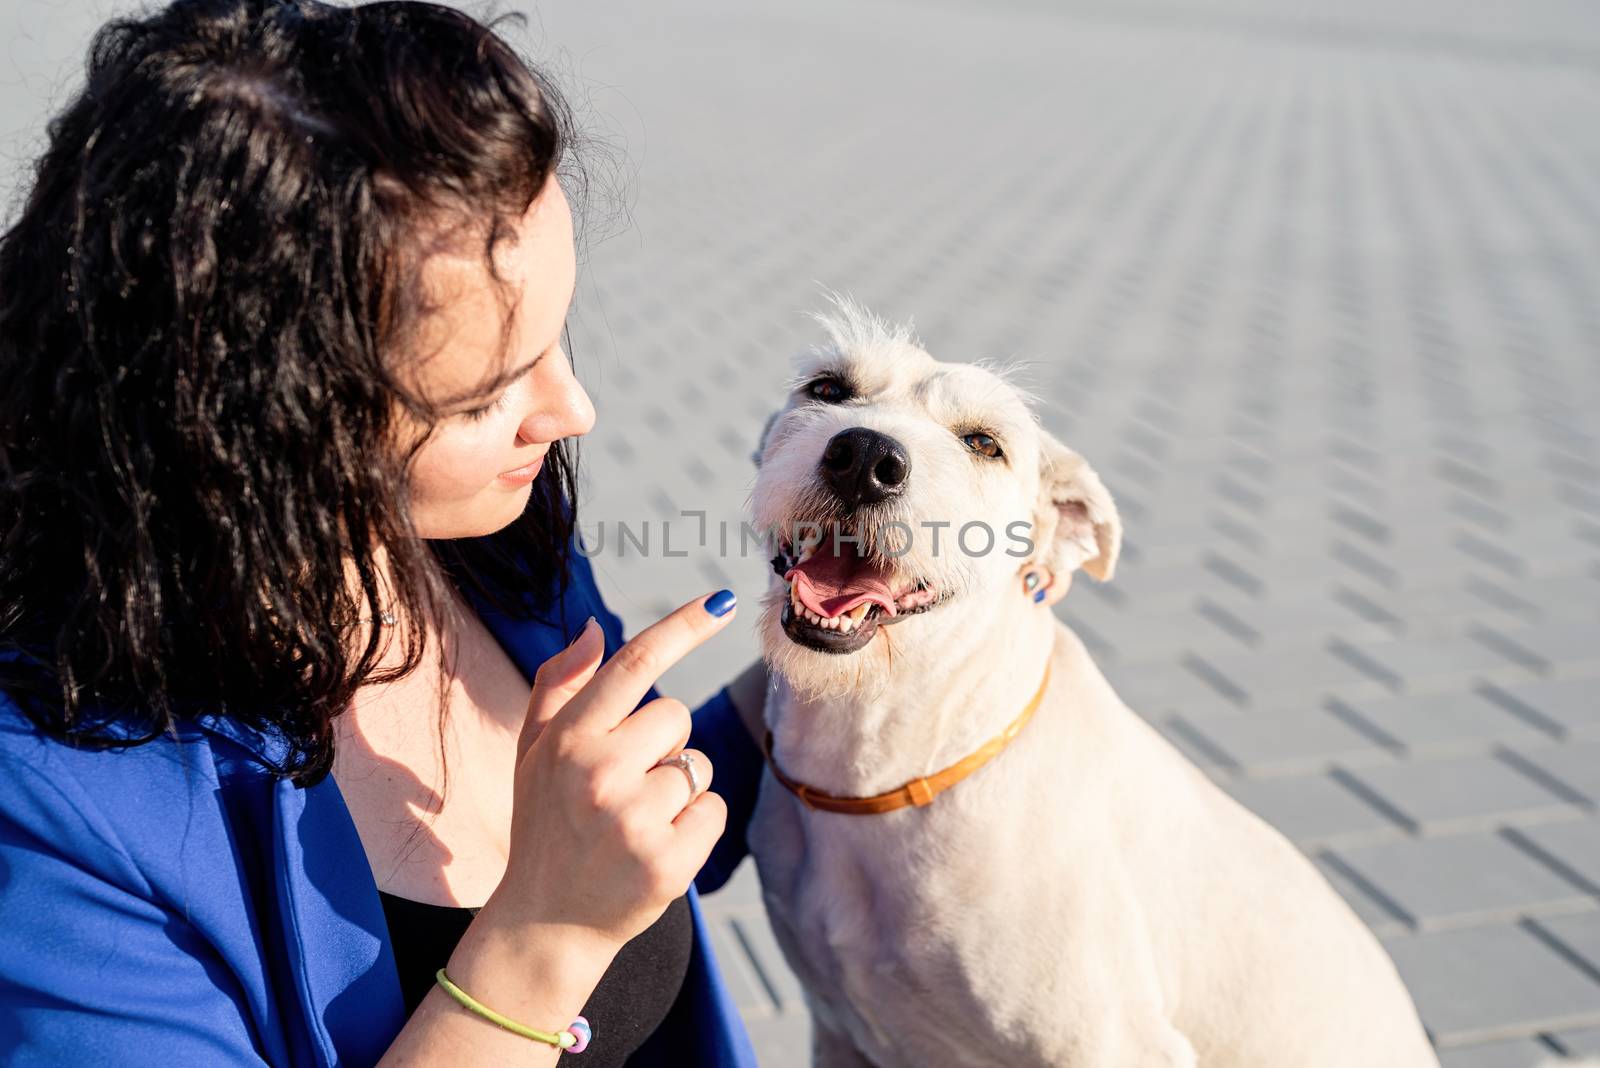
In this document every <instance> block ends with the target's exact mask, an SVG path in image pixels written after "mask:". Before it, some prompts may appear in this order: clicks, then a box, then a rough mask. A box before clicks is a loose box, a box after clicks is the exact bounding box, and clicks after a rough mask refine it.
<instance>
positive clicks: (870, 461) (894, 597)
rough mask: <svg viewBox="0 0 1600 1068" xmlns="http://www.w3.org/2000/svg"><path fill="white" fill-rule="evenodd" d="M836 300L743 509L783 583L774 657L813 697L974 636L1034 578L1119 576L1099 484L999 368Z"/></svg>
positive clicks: (770, 612)
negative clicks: (949, 356) (1026, 577)
mask: <svg viewBox="0 0 1600 1068" xmlns="http://www.w3.org/2000/svg"><path fill="white" fill-rule="evenodd" d="M835 306H836V310H835V312H834V313H832V314H826V315H818V316H817V317H816V318H817V319H818V321H819V322H821V323H822V324H823V326H824V327H825V328H826V330H827V332H828V335H829V343H828V344H826V345H823V346H820V347H818V348H816V349H814V350H812V351H811V352H808V353H806V354H804V355H803V356H801V357H800V358H799V359H798V360H797V362H796V366H795V371H796V374H795V376H794V377H793V379H792V380H791V388H790V392H789V395H788V397H787V399H786V402H785V404H784V406H783V408H782V409H780V410H779V411H778V412H777V414H776V415H774V416H773V418H772V419H770V420H769V421H768V423H767V427H766V430H765V432H764V433H763V435H762V440H761V445H760V448H759V449H758V451H757V453H756V456H757V459H758V465H759V470H758V472H757V476H756V482H755V489H754V492H753V494H752V498H751V503H752V511H753V517H752V518H753V520H754V524H755V526H756V528H757V529H758V530H760V531H762V532H764V533H766V534H767V535H768V538H769V548H770V550H771V558H772V559H771V562H772V568H773V572H774V574H775V576H776V578H775V581H774V586H773V596H771V597H769V598H768V599H767V601H766V602H765V612H764V614H763V617H762V622H761V627H760V630H761V636H762V643H763V647H764V651H765V653H766V656H767V659H768V661H769V663H770V664H772V666H773V667H774V668H775V669H776V670H778V671H780V672H782V673H783V674H784V675H785V677H786V678H788V679H789V680H790V682H792V683H795V684H797V685H798V686H800V687H802V688H804V689H807V690H809V691H811V692H813V693H826V692H847V691H849V690H859V689H860V688H861V687H862V686H863V685H864V684H865V683H868V682H869V681H870V679H871V678H873V677H875V676H878V677H881V675H882V674H883V673H886V672H887V671H888V670H889V669H891V668H892V667H893V666H894V663H895V661H896V659H897V658H900V657H899V654H900V653H903V652H905V651H906V650H907V649H908V648H909V649H912V650H914V649H917V648H948V647H947V646H944V645H943V642H945V641H952V642H960V641H962V640H963V635H964V634H965V635H967V636H968V637H970V636H971V635H972V634H973V633H974V632H975V631H974V628H984V627H986V626H988V625H989V624H990V623H991V622H993V621H994V620H996V619H997V618H998V614H997V613H998V611H999V609H1001V608H1002V607H1003V606H1005V605H1006V604H1008V603H1009V602H1005V601H1004V600H1003V599H1004V598H1021V597H1023V596H1024V594H1023V592H1022V585H1021V581H1020V578H1019V576H1020V574H1021V573H1022V572H1023V571H1025V570H1026V569H1027V568H1028V567H1030V566H1036V565H1042V566H1044V567H1047V568H1049V569H1050V570H1051V572H1053V574H1054V575H1055V578H1056V581H1058V582H1064V581H1066V580H1067V579H1068V577H1069V575H1070V573H1071V572H1072V571H1073V570H1075V569H1076V568H1079V567H1082V568H1083V570H1085V571H1087V572H1088V573H1089V574H1090V575H1092V576H1093V577H1095V578H1097V579H1100V580H1101V581H1105V580H1106V579H1109V578H1110V577H1111V573H1112V569H1113V568H1114V566H1115V564H1116V559H1117V552H1118V548H1119V546H1120V544H1121V536H1122V533H1121V532H1122V527H1121V522H1120V521H1119V520H1118V518H1117V511H1116V506H1115V505H1114V504H1113V503H1112V500H1111V496H1110V494H1109V493H1107V492H1106V489H1105V487H1104V486H1103V485H1102V484H1101V482H1100V479H1099V477H1098V476H1097V475H1096V474H1095V472H1094V471H1093V470H1092V469H1091V468H1090V467H1089V465H1088V464H1087V463H1085V462H1084V460H1083V458H1082V457H1081V456H1079V455H1078V454H1077V453H1075V452H1073V451H1072V450H1071V449H1069V448H1067V447H1066V446H1065V445H1063V444H1062V443H1061V442H1060V441H1058V440H1056V439H1055V438H1054V437H1053V436H1051V435H1050V434H1049V433H1048V432H1047V431H1045V430H1044V428H1043V427H1041V426H1040V425H1039V422H1038V420H1037V419H1036V417H1035V416H1034V415H1033V413H1032V411H1031V410H1030V409H1029V408H1028V405H1027V402H1026V398H1025V396H1024V395H1023V394H1022V393H1021V392H1020V391H1018V390H1017V389H1016V388H1015V387H1014V386H1013V385H1011V384H1010V383H1009V382H1008V381H1007V380H1006V378H1005V377H1003V375H1002V374H1001V373H1000V372H999V371H997V370H996V369H994V368H991V367H988V366H984V365H982V364H963V363H945V362H942V361H939V360H936V359H934V358H933V357H932V356H930V355H929V354H928V353H927V352H926V351H924V350H923V349H922V348H920V347H919V346H918V345H917V343H916V342H915V341H914V340H913V339H912V337H911V333H910V330H909V328H907V327H891V326H889V325H888V324H886V323H884V322H883V321H882V320H880V319H878V318H876V317H875V316H872V315H871V314H869V313H867V312H865V311H864V310H862V309H861V308H860V307H858V306H857V305H855V304H854V303H852V302H850V301H848V300H845V299H836V300H835ZM891 629H892V630H893V634H892V635H891V634H890V633H889V632H890V630H891ZM891 638H892V641H891ZM901 659H902V660H903V659H904V658H901ZM909 659H911V660H912V661H913V662H914V660H915V658H914V657H912V658H909ZM863 668H866V669H868V670H863Z"/></svg>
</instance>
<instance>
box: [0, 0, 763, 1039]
mask: <svg viewBox="0 0 1600 1068" xmlns="http://www.w3.org/2000/svg"><path fill="white" fill-rule="evenodd" d="M569 140H570V126H569V123H568V121H567V119H566V116H565V114H564V112H563V111H562V109H561V104H560V101H559V99H558V97H557V96H556V95H555V94H554V93H553V92H552V91H551V89H550V88H549V86H548V85H547V84H546V83H545V82H544V81H543V80H542V79H541V78H540V77H539V76H538V75H537V74H536V73H535V72H533V71H531V70H529V69H528V68H527V67H526V66H525V65H524V64H523V63H522V62H521V61H520V60H519V59H518V58H517V56H516V55H515V53H514V52H513V51H512V50H511V49H509V48H508V47H507V46H506V45H505V43H504V42H503V41H502V40H500V39H499V38H498V37H497V36H496V35H495V34H494V33H493V32H492V29H491V28H486V27H484V26H483V25H481V24H479V23H477V22H476V21H474V20H472V19H470V18H468V17H466V16H464V15H462V14H460V13H458V12H455V11H452V10H449V9H446V8H442V7H435V6H432V5H428V4H421V3H376V4H368V5H365V6H361V7H356V8H348V9H347V8H337V7H332V6H325V5H323V4H320V3H316V2H314V0H301V2H294V0H278V2H275V0H179V2H177V3H173V4H172V5H171V6H169V7H168V8H166V9H165V10H162V11H160V12H157V13H155V14H153V15H151V16H150V17H148V18H144V19H130V20H124V21H118V22H114V23H112V24H109V25H108V26H107V27H106V28H104V29H103V30H102V31H101V32H100V33H99V34H98V35H97V36H96V38H95V41H94V44H93V47H92V50H91V58H90V66H89V76H88V84H87V86H86V88H85V89H84V91H83V92H82V93H81V94H80V95H79V96H78V97H76V98H75V99H74V100H72V101H71V102H70V103H69V104H68V106H67V107H66V108H65V110H64V111H62V112H61V114H60V115H59V116H58V117H57V118H56V119H55V120H54V121H53V122H52V123H51V124H50V143H49V147H48V149H47V151H46V152H45V153H44V155H43V156H42V158H41V159H40V160H39V162H38V165H37V168H36V174H35V181H34V185H33V188H32V190H31V193H30V195H29V196H28V199H27V201H26V203H25V205H24V206H23V209H22V213H21V216H20V218H19V219H18V221H17V222H16V223H15V225H14V226H13V227H12V228H11V229H10V230H9V231H8V232H7V233H6V234H5V235H4V237H3V238H0V529H3V531H4V538H5V541H4V548H3V551H0V769H3V770H0V873H3V874H0V916H3V917H4V923H0V1061H3V1062H4V1063H7V1064H11V1065H22V1064H39V1063H71V1064H87V1063H116V1064H124V1065H128V1064H142V1063H155V1062H160V1063H162V1064H174V1063H176V1064H184V1065H200V1064H213V1063H214V1064H244V1063H269V1064H285V1065H288V1064H293V1065H300V1064H335V1063H337V1064H371V1063H379V1064H384V1065H390V1064H396V1065H398V1064H408V1063H451V1064H458V1065H472V1064H496V1065H499V1064H526V1065H541V1064H552V1063H554V1062H555V1060H556V1059H557V1058H558V1057H559V1056H560V1054H561V1052H562V1049H563V1044H565V1046H567V1047H568V1048H573V1049H579V1048H581V1047H583V1046H584V1045H585V1044H586V1043H587V1048H582V1050H581V1054H580V1055H581V1056H582V1057H583V1061H581V1062H580V1063H589V1064H595V1065H615V1064H621V1063H623V1061H624V1060H625V1059H626V1060H627V1063H629V1064H636V1065H667V1064H671V1065H684V1064H694V1065H749V1064H753V1063H754V1058H753V1056H752V1055H751V1052H750V1048H749V1044H748V1041H747V1039H746V1037H745V1035H744V1032H743V1030H742V1029H741V1027H740V1023H739V1020H738V1017H737V1014H736V1013H735V1012H734V1010H733V1009H732V1007H731V1005H730V1003H729V1000H728V997H727V994H726V991H725V990H724V988H723V986H722V984H721V981H720V979H719V978H718V974H717V970H716V964H715V961H714V960H713V958H712V956H711V952H710V947H709V945H708V942H707V938H706V929H705V926H704V923H703V921H702V918H701V915H700V912H699V906H698V903H697V891H699V892H704V891H709V890H712V889H715V888H716V887H717V886H719V885H720V884H721V883H722V882H723V881H724V880H725V879H726V878H727V877H728V875H729V874H730V873H731V871H732V870H733V868H734V866H735V865H736V864H737V863H738V862H739V860H740V858H741V857H742V855H743V853H744V851H745V847H744V825H745V822H746V821H747V819H748V816H749V811H750V808H751V805H752V804H753V801H754V794H755V788H756V782H757V776H758V774H759V770H760V754H759V750H758V749H757V748H756V746H755V744H754V740H753V737H752V734H753V730H754V727H755V724H757V723H758V722H759V717H760V702H761V698H762V691H763V687H764V676H763V674H762V672H761V669H760V667H759V665H752V666H751V668H750V669H748V670H747V671H745V672H744V673H743V674H742V675H741V676H740V677H739V679H738V681H737V682H736V683H735V684H733V685H732V686H730V687H728V688H725V689H724V690H722V691H721V692H719V693H718V694H717V696H716V697H714V698H713V699H712V700H711V701H710V702H708V703H707V704H706V705H705V706H703V707H702V708H700V709H699V710H698V711H697V712H696V713H695V715H694V716H693V719H692V721H691V718H690V715H689V713H688V710H687V709H685V708H684V707H683V706H682V705H681V704H679V703H677V702H675V701H671V700H668V699H665V698H660V697H658V696H657V695H656V694H655V691H654V687H653V685H652V684H653V682H654V680H655V679H656V678H657V677H658V676H659V674H660V673H661V672H662V671H663V670H665V669H666V668H667V667H668V666H670V665H671V663H672V662H673V661H675V660H676V659H678V658H679V657H681V656H682V655H683V654H684V653H686V652H687V651H688V650H689V649H691V648H693V647H694V646H696V645H698V644H699V643H700V642H702V641H704V640H706V639H707V638H708V637H710V636H711V635H713V634H715V633H716V632H717V631H718V630H720V629H721V627H723V626H724V625H726V622H727V620H728V619H730V618H732V614H733V613H732V607H733V605H732V600H733V599H732V595H731V594H730V593H729V592H728V591H720V592H719V593H718V594H713V595H712V596H710V597H701V598H696V599H695V600H694V601H692V602H690V603H689V604H686V605H684V606H683V607H681V608H680V609H678V610H677V611H675V612H674V613H672V614H671V615H669V616H668V617H666V618H665V619H663V620H661V621H660V622H658V623H656V624H654V625H653V626H651V627H649V628H647V629H646V630H644V631H643V632H641V633H640V634H639V635H637V636H636V637H635V638H634V639H633V641H631V642H628V643H627V644H625V645H624V644H623V641H622V633H621V626H620V623H619V621H618V619H617V617H616V616H615V615H613V614H612V613H611V612H609V611H607V609H606V607H605V605H604V603H603V602H602V601H601V598H600V595H599V592H598V590H597V589H596V587H595V583H594V580H593V576H592V573H591V571H590V568H589V566H588V563H587V561H586V560H585V559H584V558H583V556H582V555H581V554H578V553H575V552H573V551H572V545H571V541H572V535H573V530H574V528H575V519H576V511H575V509H576V505H575V486H574V467H573V458H572V456H571V454H570V449H571V445H570V440H569V439H574V438H577V437H579V436H581V435H583V434H584V433H586V432H588V430H589V429H590V428H591V426H592V425H593V422H594V410H593V408H592V406H591V405H590V403H589V400H588V398H587V397H586V396H585V394H584V391H583V389H582V388H581V387H580V386H579V385H578V383H577V381H576V380H575V379H574V378H573V376H572V372H571V368H570V366H569V363H568V359H567V356H566V353H565V352H564V351H563V347H562V344H561V338H562V334H563V321H564V318H565V315H566V312H567V307H568V304H569V301H570V299H571V295H572V290H573V276H574V260H575V257H574V253H573V242H572V221H571V212H570V209H569V206H568V204H567V201H566V198H565V195H564V192H563V189H562V186H561V184H560V182H559V181H558V180H557V178H556V170H557V167H558V165H560V164H561V163H562V162H563V159H564V155H563V153H564V150H565V148H566V146H567V144H568V142H569ZM590 616H592V617H594V619H592V620H590V619H589V618H588V617H590ZM586 620H587V622H586ZM569 642H570V644H569ZM735 694H737V695H738V697H737V700H736V699H735ZM641 702H642V703H641ZM741 717H743V721H742V722H741ZM664 760H667V761H670V762H668V763H663V761H664ZM713 769H714V772H713ZM463 770H465V772H466V774H464V775H463V774H461V772H462V771H463ZM452 771H454V772H455V774H451V772H452ZM713 773H714V774H715V776H716V778H717V792H715V793H713V792H710V791H708V790H707V784H708V783H709V782H710V780H711V776H712V775H713ZM719 795H720V796H719ZM724 799H726V801H724ZM363 858H365V863H363ZM441 966H442V969H443V971H442V973H441V972H440V971H439V969H440V968H441ZM485 1006H486V1007H487V1010H493V1012H495V1013H498V1014H499V1015H500V1018H501V1019H502V1020H507V1021H509V1022H510V1025H511V1026H505V1025H504V1024H503V1023H501V1022H496V1021H495V1019H494V1018H493V1017H491V1016H490V1015H489V1013H488V1012H486V1011H484V1008H483V1007H485ZM580 1017H583V1018H586V1020H587V1024H588V1027H585V1025H584V1023H583V1022H580V1020H579V1018H580ZM517 1025H521V1026H520V1028H519V1027H518V1026H517ZM526 1029H531V1030H532V1031H533V1032H535V1034H534V1035H533V1036H532V1037H529V1035H528V1034H526V1033H525V1030H526Z"/></svg>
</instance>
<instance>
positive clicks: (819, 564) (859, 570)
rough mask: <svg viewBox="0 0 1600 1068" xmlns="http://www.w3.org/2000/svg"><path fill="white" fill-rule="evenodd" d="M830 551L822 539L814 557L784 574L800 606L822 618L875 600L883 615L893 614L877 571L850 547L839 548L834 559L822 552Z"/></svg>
mask: <svg viewBox="0 0 1600 1068" xmlns="http://www.w3.org/2000/svg"><path fill="white" fill-rule="evenodd" d="M830 548H832V546H831V545H830V544H829V543H828V542H827V541H826V540H824V542H823V543H822V545H819V546H818V547H817V553H816V555H815V556H813V557H812V558H811V559H809V560H807V561H805V562H804V563H801V564H796V565H795V566H794V567H791V568H790V569H789V570H788V571H786V572H784V575H783V577H784V578H786V579H790V580H792V581H793V582H794V584H795V592H796V593H797V594H798V595H799V598H800V603H801V604H803V605H805V606H806V607H807V608H809V609H811V611H813V612H815V613H816V614H817V615H819V616H821V617H823V618H824V619H832V618H834V617H835V616H841V615H844V613H846V612H848V611H850V609H852V608H854V607H855V606H856V605H858V604H860V603H862V602H863V601H875V602H877V603H878V604H879V605H880V606H882V608H883V611H884V614H886V615H891V616H892V615H894V614H895V608H894V592H893V591H892V590H890V589H889V584H888V582H886V581H884V577H883V575H882V574H880V573H879V571H878V569H877V568H875V567H873V566H872V565H871V564H869V563H867V562H866V561H865V560H863V559H861V557H860V556H858V555H856V552H855V547H854V546H853V545H849V544H844V545H841V546H840V547H839V549H840V552H839V555H838V556H835V555H833V554H832V553H830V552H828V551H826V550H828V549H830Z"/></svg>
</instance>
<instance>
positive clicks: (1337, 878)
mask: <svg viewBox="0 0 1600 1068" xmlns="http://www.w3.org/2000/svg"><path fill="white" fill-rule="evenodd" d="M1312 861H1313V862H1314V863H1315V864H1316V866H1317V869H1318V870H1319V871H1321V872H1322V875H1323V877H1324V878H1326V879H1327V880H1328V883H1329V884H1330V885H1331V886H1332V887H1333V888H1334V889H1335V890H1337V891H1338V892H1339V896H1340V897H1342V898H1344V899H1345V901H1346V902H1347V903H1348V904H1349V905H1350V907H1351V908H1352V909H1354V910H1355V914H1356V915H1357V916H1359V917H1360V918H1361V922H1362V923H1365V924H1366V925H1367V926H1368V927H1370V928H1371V929H1372V933H1373V934H1375V935H1377V936H1378V937H1379V938H1395V937H1403V936H1405V935H1408V934H1410V933H1411V927H1410V925H1409V924H1407V923H1406V921H1405V920H1404V919H1403V918H1402V917H1401V915H1400V913H1399V912H1398V911H1397V910H1396V908H1394V907H1391V906H1389V905H1388V904H1386V903H1385V902H1383V901H1381V900H1379V898H1378V897H1376V896H1375V895H1374V893H1373V892H1370V891H1371V888H1370V887H1369V886H1367V885H1365V884H1363V883H1362V882H1361V881H1360V880H1358V879H1355V878H1352V877H1351V872H1350V869H1348V868H1347V867H1345V866H1344V865H1342V864H1340V863H1339V862H1338V861H1337V859H1336V858H1334V857H1333V856H1332V854H1330V853H1329V852H1328V851H1326V850H1323V851H1321V852H1319V853H1317V854H1316V855H1315V856H1313V857H1312Z"/></svg>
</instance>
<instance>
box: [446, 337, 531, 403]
mask: <svg viewBox="0 0 1600 1068" xmlns="http://www.w3.org/2000/svg"><path fill="white" fill-rule="evenodd" d="M545 351H546V352H548V351H549V350H548V349H547V350H545ZM542 359H544V353H543V352H541V353H539V355H537V356H535V357H534V358H533V359H531V360H529V361H528V362H527V363H525V364H523V365H522V366H521V367H519V368H517V369H516V370H514V371H501V372H500V373H499V374H498V375H496V376H495V378H494V381H492V382H490V383H489V384H488V385H487V386H480V387H478V388H477V389H470V390H468V391H467V392H465V393H457V394H456V395H454V396H452V397H447V398H445V399H444V400H443V401H441V402H440V403H441V404H446V405H449V404H460V403H461V402H462V401H469V400H475V399H477V398H478V397H480V396H482V395H483V394H485V393H492V392H494V391H495V390H497V389H499V388H500V387H501V386H507V385H510V384H511V383H512V382H515V381H516V380H517V379H519V378H521V377H522V376H523V375H525V374H527V373H528V372H529V371H531V370H533V368H534V365H535V364H537V363H538V362H539V361H540V360H542Z"/></svg>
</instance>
